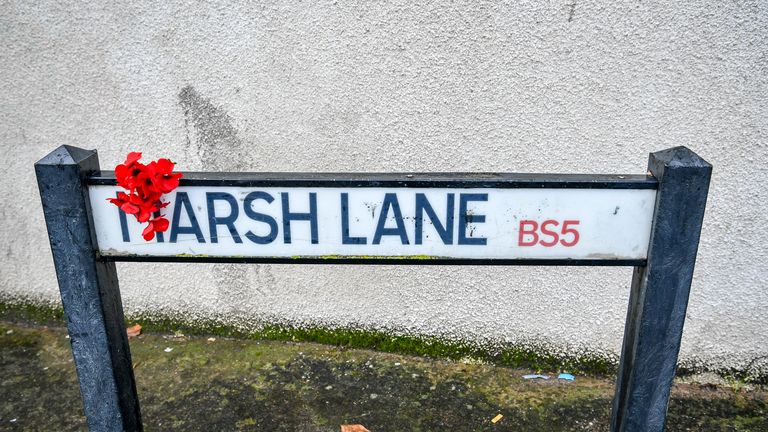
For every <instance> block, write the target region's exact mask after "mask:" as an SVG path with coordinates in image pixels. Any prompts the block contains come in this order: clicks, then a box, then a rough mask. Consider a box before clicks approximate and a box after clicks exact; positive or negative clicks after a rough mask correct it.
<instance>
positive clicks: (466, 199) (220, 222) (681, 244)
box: [35, 146, 712, 431]
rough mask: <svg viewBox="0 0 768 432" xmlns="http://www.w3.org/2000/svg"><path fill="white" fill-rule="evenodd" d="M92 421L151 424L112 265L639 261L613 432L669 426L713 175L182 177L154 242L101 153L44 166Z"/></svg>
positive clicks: (66, 150)
mask: <svg viewBox="0 0 768 432" xmlns="http://www.w3.org/2000/svg"><path fill="white" fill-rule="evenodd" d="M35 168H36V172H37V177H38V184H39V186H40V193H41V198H42V201H43V210H44V213H45V218H46V223H47V226H48V233H49V237H50V241H51V248H52V252H53V257H54V261H55V267H56V272H57V276H58V280H59V289H60V291H61V297H62V302H63V304H64V312H65V315H66V316H67V325H68V329H69V333H70V337H71V341H72V350H73V354H74V358H75V362H76V365H77V371H78V377H79V379H80V387H81V394H82V396H83V402H84V405H85V412H86V417H87V419H88V424H89V427H90V428H91V429H92V430H141V429H142V426H141V418H140V414H139V404H138V399H137V395H136V388H135V384H134V377H133V371H132V369H131V361H130V351H129V347H128V341H127V337H126V335H125V325H124V318H123V310H122V304H121V301H120V292H119V288H118V284H117V275H116V272H115V264H114V262H115V261H160V262H243V263H247V262H252V263H293V264H323V263H328V264H340V263H345V264H408V265H423V264H441V265H628V266H634V267H635V276H634V279H633V283H632V291H631V295H630V304H629V310H628V314H627V323H626V328H625V336H624V344H623V348H622V356H621V364H620V371H619V378H618V381H617V389H616V395H615V398H614V403H613V413H612V419H611V428H612V430H614V431H629V430H651V431H653V430H663V428H664V421H665V417H666V409H667V403H668V399H669V390H670V387H671V384H672V378H673V376H674V372H675V367H676V364H677V355H678V351H679V348H680V338H681V336H682V329H683V322H684V319H685V309H686V306H687V302H688V293H689V290H690V285H691V279H692V276H693V266H694V263H695V258H696V251H697V248H698V240H699V234H700V231H701V223H702V219H703V215H704V207H705V204H706V197H707V189H708V185H709V178H710V174H711V169H712V167H711V165H709V164H708V163H707V162H705V161H704V160H703V159H701V158H699V157H698V156H697V155H696V154H694V153H693V152H691V151H690V150H688V149H687V148H684V147H676V148H673V149H669V150H665V151H662V152H657V153H653V154H651V156H650V160H649V170H650V174H649V175H580V174H576V175H559V174H558V175H555V174H497V173H455V174H453V173H448V174H445V173H429V174H311V173H184V178H183V179H182V180H181V183H180V186H179V188H178V189H176V190H175V191H174V192H172V193H170V194H168V195H167V196H166V200H167V201H169V202H170V205H169V206H168V208H166V209H165V214H166V215H167V216H168V219H169V220H170V228H169V230H168V231H167V232H165V233H158V235H157V237H156V238H155V239H154V240H152V241H150V242H146V241H144V240H143V239H142V237H141V235H140V232H141V228H140V226H139V224H138V223H136V222H135V221H133V220H131V218H127V217H126V216H125V214H123V213H122V212H120V211H119V209H118V208H117V207H115V206H114V205H112V204H110V203H109V202H108V201H107V199H108V198H114V197H115V196H116V193H117V191H118V189H117V187H116V180H115V177H114V175H113V174H112V173H110V172H102V171H99V166H98V159H97V156H96V152H95V151H87V150H82V149H78V148H74V147H69V146H62V147H59V148H58V149H56V150H55V151H54V152H52V153H51V154H49V155H48V156H46V157H45V158H43V159H42V160H40V161H39V162H38V163H37V164H36V165H35Z"/></svg>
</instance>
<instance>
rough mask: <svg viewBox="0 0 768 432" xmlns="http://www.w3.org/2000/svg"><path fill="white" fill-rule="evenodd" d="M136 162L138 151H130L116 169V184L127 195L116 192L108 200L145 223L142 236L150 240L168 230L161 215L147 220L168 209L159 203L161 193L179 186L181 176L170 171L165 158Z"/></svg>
mask: <svg viewBox="0 0 768 432" xmlns="http://www.w3.org/2000/svg"><path fill="white" fill-rule="evenodd" d="M139 159H141V153H140V152H130V153H128V157H126V158H125V162H123V163H122V164H120V165H118V166H116V167H115V178H116V179H117V184H118V186H120V187H122V188H123V189H126V190H127V191H128V193H127V194H126V193H124V192H118V194H117V198H108V201H109V202H111V203H112V204H114V205H116V206H118V207H119V208H120V210H122V211H123V212H125V213H127V214H132V215H134V217H135V218H136V220H137V221H139V222H141V223H144V222H148V224H147V226H146V228H144V231H142V233H141V235H142V237H144V239H145V240H147V241H150V240H152V239H153V238H155V233H156V232H163V231H166V230H167V229H168V219H165V218H164V217H163V215H160V216H158V217H155V218H154V219H151V220H150V218H151V217H152V216H153V215H154V214H156V213H157V212H159V211H160V209H162V208H165V207H167V206H168V204H169V203H168V202H165V201H163V200H162V197H163V194H166V193H169V192H171V191H173V190H174V189H176V188H177V187H178V186H179V179H180V178H181V177H182V174H181V173H174V172H173V167H174V165H175V164H174V163H173V162H171V161H170V160H168V159H158V160H157V161H153V162H150V163H149V164H147V165H144V164H142V163H139Z"/></svg>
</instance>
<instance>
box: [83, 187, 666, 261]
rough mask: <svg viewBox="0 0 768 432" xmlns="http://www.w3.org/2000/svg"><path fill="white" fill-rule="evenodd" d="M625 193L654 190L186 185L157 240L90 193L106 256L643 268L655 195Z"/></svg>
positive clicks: (98, 192)
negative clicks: (535, 262)
mask: <svg viewBox="0 0 768 432" xmlns="http://www.w3.org/2000/svg"><path fill="white" fill-rule="evenodd" d="M190 177H191V179H190ZM195 177H197V176H195V175H194V173H192V174H191V175H190V174H188V175H187V178H186V179H185V180H184V183H187V184H195ZM403 178H404V179H405V178H406V177H405V176H403ZM455 178H457V179H461V178H463V177H462V175H461V174H456V175H455ZM509 185H510V183H507V184H506V186H509ZM626 185H630V186H635V187H637V186H643V185H644V186H646V187H647V188H646V189H638V188H633V189H595V188H590V189H584V188H582V189H565V188H556V189H553V188H548V189H531V188H499V187H493V188H490V187H489V188H478V187H471V188H459V187H456V186H455V182H454V185H451V184H450V183H449V184H447V185H446V187H431V188H424V187H412V188H410V187H389V188H383V187H374V186H367V185H363V186H355V187H352V186H347V187H322V188H321V187H290V186H284V187H233V186H181V187H180V188H178V189H177V190H176V191H174V192H172V193H170V194H168V195H167V196H166V198H165V199H166V200H167V201H168V202H169V203H170V205H169V206H168V207H167V208H165V209H164V211H163V214H164V215H165V216H166V217H167V218H168V220H169V221H170V222H171V224H170V228H169V230H168V232H166V233H160V234H159V235H158V236H157V237H156V238H155V239H154V240H153V241H150V242H147V241H144V239H143V238H142V237H141V231H142V229H143V227H142V226H141V224H139V223H138V222H136V220H135V218H129V217H126V215H125V213H123V212H122V211H120V209H119V208H118V207H117V206H115V205H113V204H111V203H110V202H109V201H108V198H114V197H115V196H116V194H117V192H118V190H119V189H118V188H116V187H115V186H105V185H95V186H90V188H89V195H90V202H91V208H92V210H93V221H94V227H95V229H96V238H97V240H98V248H99V252H100V253H101V254H102V255H103V256H109V257H115V258H119V257H133V258H136V257H148V256H152V257H174V256H178V257H185V258H190V257H263V258H293V259H295V258H298V257H301V258H318V259H327V260H334V259H343V258H347V259H349V258H358V259H361V260H362V259H364V258H365V257H370V258H412V259H423V260H429V259H442V260H450V259H472V260H477V259H488V260H526V259H550V260H555V259H556V260H619V261H626V260H635V261H640V260H644V259H645V258H646V255H647V252H648V241H649V239H650V233H651V219H652V217H653V208H654V203H655V199H656V190H655V189H652V188H651V187H653V186H655V185H654V184H653V183H651V182H648V181H646V180H645V179H643V181H641V182H638V183H634V184H633V183H626Z"/></svg>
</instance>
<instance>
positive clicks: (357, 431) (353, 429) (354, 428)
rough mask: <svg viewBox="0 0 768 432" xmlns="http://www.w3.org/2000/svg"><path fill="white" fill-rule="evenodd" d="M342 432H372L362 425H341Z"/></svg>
mask: <svg viewBox="0 0 768 432" xmlns="http://www.w3.org/2000/svg"><path fill="white" fill-rule="evenodd" d="M341 432H371V431H369V430H368V429H366V428H365V426H363V425H361V424H352V425H341Z"/></svg>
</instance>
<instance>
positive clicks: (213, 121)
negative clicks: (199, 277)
mask: <svg viewBox="0 0 768 432" xmlns="http://www.w3.org/2000/svg"><path fill="white" fill-rule="evenodd" d="M179 105H180V106H181V108H182V110H183V111H184V123H185V125H186V128H187V144H188V146H189V147H190V149H189V150H190V151H193V152H195V153H196V154H197V155H198V156H199V157H200V160H201V161H202V163H203V166H204V167H205V170H207V171H208V170H210V171H248V170H251V171H253V170H255V169H257V167H254V166H253V163H254V162H255V161H256V160H257V159H256V158H254V157H253V148H254V146H253V145H251V144H250V143H246V142H244V141H243V140H242V138H240V136H239V135H238V132H237V129H236V128H235V126H234V125H233V124H232V123H233V121H232V118H231V117H230V116H229V114H228V113H227V112H226V111H225V110H224V109H223V108H222V107H221V106H217V105H215V104H214V103H213V102H211V100H210V99H209V98H206V97H204V96H202V95H201V94H200V93H198V92H197V90H195V88H194V87H192V86H190V85H188V86H186V87H184V88H182V89H181V91H180V92H179ZM193 134H194V136H191V135H193ZM213 276H214V280H215V282H216V290H217V294H218V300H219V302H220V303H221V304H223V305H226V307H227V309H228V310H229V311H230V312H245V309H247V306H248V304H249V300H253V298H254V292H253V291H256V293H255V294H256V296H257V297H265V296H269V295H270V294H271V292H272V288H273V286H274V284H275V278H274V276H273V275H272V273H271V272H270V269H269V268H268V267H264V266H258V265H242V264H214V265H213ZM253 281H256V283H255V284H254V283H252V282H253Z"/></svg>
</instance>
